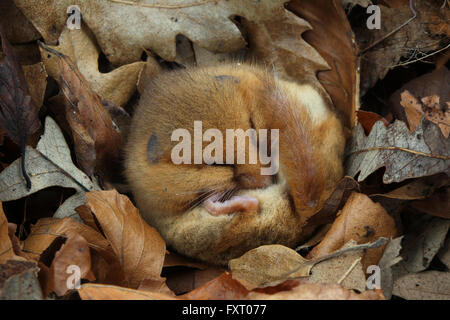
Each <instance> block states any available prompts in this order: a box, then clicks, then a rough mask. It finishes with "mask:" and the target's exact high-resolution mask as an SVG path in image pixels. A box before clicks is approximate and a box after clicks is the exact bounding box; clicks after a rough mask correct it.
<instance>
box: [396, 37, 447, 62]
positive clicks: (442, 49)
mask: <svg viewBox="0 0 450 320" xmlns="http://www.w3.org/2000/svg"><path fill="white" fill-rule="evenodd" d="M448 48H450V43H449V44H448V45H446V46H445V47H444V48H441V49H439V50H437V51H435V52H432V53H430V54H427V55H425V56H423V57H421V58H417V59H415V60H412V61H407V62H404V63H399V64H396V65H394V66H391V68H395V67H400V66H406V65H408V64H411V63H415V62H418V61H420V60H423V59H426V58H429V57H431V56H434V55H435V54H437V53H439V52H441V51H444V50H446V49H448Z"/></svg>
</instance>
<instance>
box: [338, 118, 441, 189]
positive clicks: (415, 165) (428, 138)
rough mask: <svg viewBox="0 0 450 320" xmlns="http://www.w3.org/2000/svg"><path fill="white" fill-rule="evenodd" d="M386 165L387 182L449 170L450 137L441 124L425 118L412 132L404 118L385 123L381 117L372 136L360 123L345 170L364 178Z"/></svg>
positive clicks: (384, 179)
mask: <svg viewBox="0 0 450 320" xmlns="http://www.w3.org/2000/svg"><path fill="white" fill-rule="evenodd" d="M382 167H385V168H386V171H385V173H384V176H383V182H384V183H393V182H401V181H403V180H406V179H411V178H418V177H423V176H430V175H433V174H436V173H440V172H444V173H447V174H449V173H450V140H449V139H445V138H444V136H443V135H442V133H441V131H440V130H439V128H438V127H437V126H436V125H435V124H434V123H431V122H429V121H427V120H425V119H423V120H422V121H421V122H420V124H419V125H418V127H417V128H416V130H415V131H414V132H413V133H411V132H410V131H409V130H408V128H407V126H406V124H405V123H404V122H402V121H395V122H394V123H393V124H391V125H390V126H388V127H387V128H386V126H385V125H384V124H383V122H382V121H378V122H377V123H375V125H374V126H373V128H372V131H371V132H370V134H369V136H366V135H365V134H364V130H363V128H362V126H361V125H360V124H358V127H357V129H356V130H355V133H354V135H353V139H352V141H351V143H350V144H349V145H348V149H347V159H346V173H347V174H348V175H350V176H352V177H354V176H356V175H357V174H358V173H359V176H358V181H364V179H366V178H367V177H368V176H369V175H370V174H371V173H373V172H375V171H376V170H377V169H379V168H382Z"/></svg>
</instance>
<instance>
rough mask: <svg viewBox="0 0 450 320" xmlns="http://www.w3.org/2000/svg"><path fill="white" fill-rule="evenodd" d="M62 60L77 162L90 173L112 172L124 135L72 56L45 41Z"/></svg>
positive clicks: (63, 83) (67, 108)
mask: <svg viewBox="0 0 450 320" xmlns="http://www.w3.org/2000/svg"><path fill="white" fill-rule="evenodd" d="M41 46H42V47H43V48H44V49H45V50H46V51H49V52H50V53H52V54H54V55H56V56H57V57H58V60H59V71H60V84H61V90H62V92H63V93H64V95H65V97H66V103H65V107H66V110H65V111H66V119H67V122H68V123H69V125H70V128H71V130H72V136H73V139H74V143H75V154H76V156H77V160H78V164H79V165H80V167H81V168H82V169H83V171H84V172H86V173H87V174H88V175H90V176H92V175H93V174H94V172H97V173H102V174H103V175H110V174H111V172H113V171H112V170H114V168H115V166H117V165H118V162H119V159H120V154H121V153H120V148H121V144H122V137H121V135H120V132H118V127H117V126H116V125H115V123H114V122H113V121H112V119H111V116H110V115H109V113H108V112H107V111H106V110H105V108H104V106H103V104H102V103H101V101H100V98H99V97H98V95H97V94H96V93H95V92H94V91H93V90H92V89H91V87H90V86H89V83H88V82H87V81H86V79H85V78H84V77H83V75H82V74H81V73H80V72H79V71H78V69H77V67H76V66H75V65H74V64H73V62H72V61H71V59H70V58H69V57H67V56H65V55H63V54H61V53H59V52H57V51H55V50H53V49H51V48H49V47H47V46H45V45H43V44H41Z"/></svg>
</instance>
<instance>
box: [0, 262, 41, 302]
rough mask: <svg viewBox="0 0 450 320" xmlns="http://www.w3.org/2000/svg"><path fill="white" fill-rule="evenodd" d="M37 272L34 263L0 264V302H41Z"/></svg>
mask: <svg viewBox="0 0 450 320" xmlns="http://www.w3.org/2000/svg"><path fill="white" fill-rule="evenodd" d="M38 270H39V268H38V267H37V265H36V263H34V262H29V261H15V260H9V261H7V262H6V263H5V264H0V300H42V298H43V296H42V290H41V286H40V285H39V281H38V278H37V273H38Z"/></svg>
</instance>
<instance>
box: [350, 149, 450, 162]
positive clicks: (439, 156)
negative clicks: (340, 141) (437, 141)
mask: <svg viewBox="0 0 450 320" xmlns="http://www.w3.org/2000/svg"><path fill="white" fill-rule="evenodd" d="M377 150H393V151H403V152H407V153H412V154H416V155H419V156H422V157H428V158H436V159H441V160H450V157H449V156H443V155H440V154H432V153H425V152H421V151H416V150H410V149H406V148H401V147H383V146H378V147H372V148H367V149H362V150H357V151H355V152H350V153H349V154H347V155H346V156H347V157H349V156H351V155H353V154H358V153H363V152H369V151H377Z"/></svg>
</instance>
